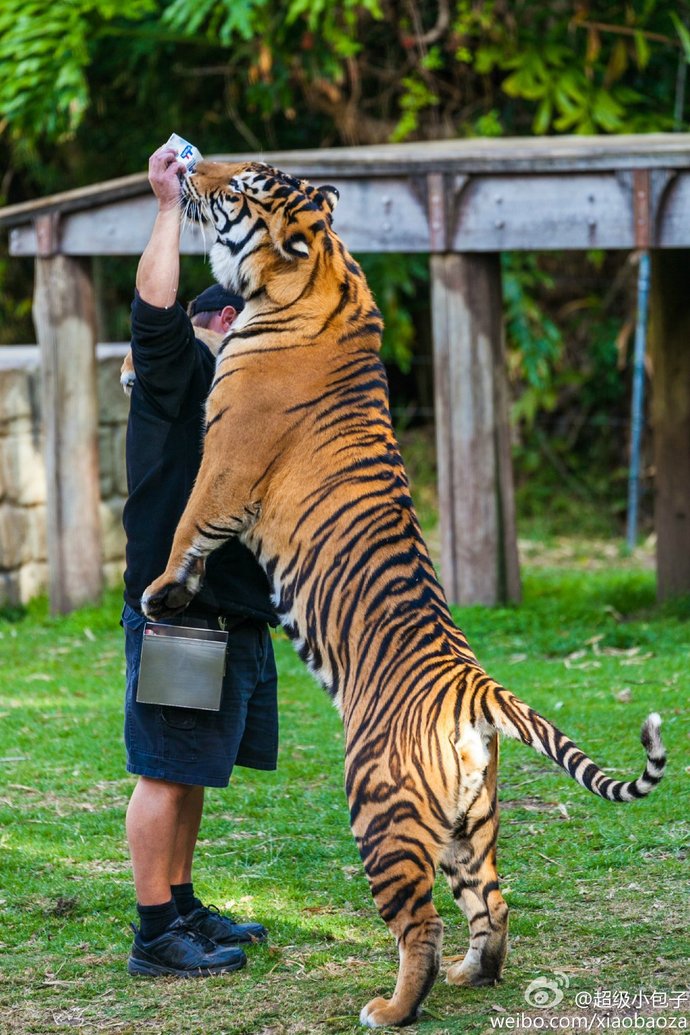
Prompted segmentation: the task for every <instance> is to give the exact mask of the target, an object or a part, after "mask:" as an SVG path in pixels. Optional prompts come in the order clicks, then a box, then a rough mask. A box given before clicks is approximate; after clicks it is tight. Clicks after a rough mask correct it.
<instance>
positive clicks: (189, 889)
mask: <svg viewBox="0 0 690 1035" xmlns="http://www.w3.org/2000/svg"><path fill="white" fill-rule="evenodd" d="M170 890H171V891H172V896H173V899H174V901H175V905H176V906H177V912H178V913H179V914H180V916H186V915H187V913H191V912H192V910H193V909H198V908H199V906H200V905H201V904H202V903H201V899H198V898H196V896H195V895H194V885H193V884H192V883H191V882H190V883H189V884H171V886H170Z"/></svg>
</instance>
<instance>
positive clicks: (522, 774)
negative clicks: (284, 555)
mask: <svg viewBox="0 0 690 1035" xmlns="http://www.w3.org/2000/svg"><path fill="white" fill-rule="evenodd" d="M601 567H602V569H603V570H590V569H589V568H587V567H585V566H583V565H578V564H575V563H573V564H572V565H571V566H570V567H569V568H566V569H563V568H561V569H559V570H556V569H553V568H550V567H548V566H544V565H534V566H531V567H529V568H528V569H527V575H526V579H525V599H524V602H523V604H522V605H521V606H520V607H519V608H504V609H494V610H490V609H486V608H468V609H465V610H464V611H462V612H459V613H458V619H459V621H460V624H461V625H462V626H463V628H464V629H465V631H466V632H467V634H468V635H469V638H470V642H471V643H472V644H473V646H474V648H475V650H476V651H477V653H478V655H479V658H480V660H481V661H482V663H483V664H484V665H485V666H486V667H487V668H489V670H490V671H491V672H492V674H493V675H495V676H496V677H497V678H498V679H500V680H501V681H503V682H504V683H505V684H507V685H508V686H509V687H510V688H511V689H513V690H514V691H515V692H516V693H517V694H518V695H519V696H521V697H523V698H524V699H526V700H527V701H529V703H530V704H532V705H533V706H534V707H535V708H537V709H538V710H540V711H542V712H544V713H545V714H546V715H547V716H549V717H551V718H553V719H554V720H555V721H556V722H557V724H558V725H559V726H560V727H561V728H562V729H564V730H565V731H566V732H567V733H568V734H569V735H571V736H572V737H573V738H574V739H576V740H577V741H578V742H579V743H580V745H581V746H582V747H583V748H584V749H585V750H586V751H587V752H588V753H589V754H591V755H592V757H593V758H594V759H596V760H597V761H598V762H599V763H600V764H601V765H602V766H603V767H605V768H606V769H607V770H608V771H609V772H610V773H612V774H615V775H616V776H619V777H622V776H626V777H629V776H635V775H637V774H639V772H641V770H642V767H643V753H642V749H641V747H640V744H639V729H640V725H641V723H642V720H643V719H644V718H645V716H646V715H647V713H648V712H649V711H652V710H658V711H659V712H660V713H661V715H662V717H663V721H664V725H663V729H662V732H663V735H664V738H665V741H666V744H667V748H668V752H669V769H668V774H667V777H666V779H665V780H664V782H663V783H662V785H661V787H660V788H658V790H657V791H656V793H654V794H653V795H652V797H651V798H649V799H647V800H646V801H643V802H640V803H634V804H632V805H612V804H609V803H606V802H603V801H600V800H599V799H596V798H594V797H592V796H591V795H589V794H588V793H587V792H585V791H584V790H583V789H581V788H580V787H578V786H577V785H576V784H575V783H574V782H573V781H571V780H569V779H568V778H567V777H566V776H565V775H564V774H563V773H562V772H561V771H560V770H557V769H556V767H555V766H553V765H551V764H550V763H549V762H547V761H546V760H545V759H543V758H541V757H539V756H537V755H536V754H535V753H533V752H531V751H530V750H528V749H527V748H525V747H523V746H522V745H519V744H516V743H512V742H511V743H505V745H504V747H503V754H502V766H501V780H500V795H501V801H502V829H501V836H500V841H499V868H500V871H501V874H502V880H503V887H504V893H505V896H506V899H507V901H508V903H509V905H510V906H511V949H510V955H509V958H508V962H507V965H506V970H505V977H504V980H503V982H502V983H501V984H500V985H499V986H497V987H494V988H484V989H474V990H470V991H464V990H460V989H457V988H451V987H449V986H447V985H446V984H445V983H444V982H443V981H441V980H439V982H438V983H437V984H436V985H435V987H434V988H433V990H432V992H431V994H430V995H429V998H428V999H427V1001H426V1004H425V1012H424V1014H423V1016H422V1018H421V1019H420V1021H419V1023H418V1024H417V1025H415V1026H413V1027H412V1028H411V1029H408V1030H410V1031H411V1032H413V1033H415V1032H416V1033H420V1035H427V1033H428V1035H431V1033H434V1035H442V1033H456V1032H457V1033H459V1032H463V1033H467V1035H473V1033H480V1032H484V1031H488V1030H491V1024H492V1019H493V1023H494V1024H495V1023H496V1019H497V1018H499V1019H500V1018H506V1017H511V1016H513V1015H517V1014H518V1013H520V1012H522V1011H526V1012H527V1014H528V1016H532V1017H534V1016H537V1015H539V1008H538V1007H535V1006H534V1005H533V1004H532V1005H530V1004H529V1003H528V1002H527V1001H526V999H525V992H526V990H527V989H528V987H529V986H530V984H531V983H532V982H534V981H535V980H538V979H539V978H544V979H547V980H549V981H551V982H552V983H553V984H554V987H560V989H561V991H562V993H563V1000H562V1001H561V1002H560V1004H559V1005H557V1006H556V1005H554V1006H553V1007H552V1010H551V1013H552V1014H553V1016H556V1017H558V1016H561V1015H563V1016H565V1015H572V1014H573V1013H578V1012H579V1013H582V1010H578V1009H577V1007H576V1005H575V1004H576V997H577V996H579V999H578V1000H577V1002H578V1003H581V1002H583V1001H584V1000H583V998H582V997H583V995H584V996H585V999H586V995H587V994H589V995H590V996H592V997H596V996H597V995H601V991H602V990H609V991H614V992H618V993H627V994H629V995H630V996H631V997H632V996H634V995H635V994H639V991H640V990H643V992H644V993H645V994H648V993H651V992H652V991H656V992H657V993H660V994H661V995H662V996H667V997H670V996H671V994H672V993H673V992H676V993H678V992H679V991H681V990H683V989H684V988H686V987H687V973H688V959H687V932H688V928H689V926H690V925H689V920H690V916H689V914H688V901H689V900H690V896H689V895H688V890H689V889H688V862H687V855H688V840H689V838H688V834H689V828H690V825H689V822H688V817H689V816H690V806H689V802H688V798H689V795H688V787H689V784H690V776H689V763H690V759H689V757H688V756H689V751H688V748H689V746H690V741H689V740H688V711H687V703H688V679H689V676H688V672H689V670H690V664H689V662H690V643H689V636H688V633H689V631H690V602H689V601H687V600H686V601H684V602H681V603H679V604H677V605H675V606H668V607H665V608H659V607H657V606H656V605H655V603H654V587H653V577H652V575H651V574H650V573H648V572H647V571H644V570H642V569H640V568H638V567H636V566H634V565H632V566H631V565H626V566H624V567H622V568H621V569H620V570H617V571H615V570H614V571H612V570H611V566H607V565H603V566H601ZM118 617H119V603H118V599H117V596H116V595H115V594H111V595H110V596H109V597H108V598H107V599H106V601H105V603H104V605H103V607H101V608H99V609H85V610H82V611H80V612H79V613H77V614H74V615H71V616H70V617H67V618H60V619H51V618H50V617H48V615H47V610H46V607H45V604H44V603H42V602H37V603H35V604H32V605H31V606H30V607H29V608H28V610H27V611H26V612H22V613H15V614H14V615H6V616H4V617H3V616H0V652H1V654H0V656H1V657H2V668H1V672H0V689H1V705H0V713H1V715H2V723H0V822H1V823H2V828H1V831H0V834H1V837H2V841H1V849H2V854H1V856H0V859H1V861H0V910H1V911H2V931H1V932H0V950H1V952H0V958H1V961H2V962H1V965H0V1031H2V1032H8V1033H20V1032H21V1033H44V1032H63V1033H64V1032H66V1031H70V1030H82V1031H85V1032H113V1033H132V1035H140V1033H141V1035H145V1033H149V1032H150V1033H156V1035H167V1033H177V1032H180V1033H182V1032H185V1033H187V1032H189V1033H199V1035H202V1033H203V1035H221V1033H228V1035H240V1033H255V1035H292V1033H298V1032H303V1033H309V1035H312V1033H315V1035H327V1033H334V1035H335V1033H350V1032H357V1031H361V1030H362V1029H361V1028H360V1027H359V1025H358V1021H357V1017H358V1013H359V1010H360V1008H361V1006H362V1005H363V1004H364V1003H365V1002H367V1001H368V999H369V998H371V997H372V996H373V995H375V994H386V995H388V994H390V992H391V991H392V988H393V984H394V980H395V973H396V963H397V960H396V952H395V947H394V945H393V942H392V939H391V938H390V936H389V935H388V932H387V930H386V928H385V926H384V924H383V923H382V922H381V921H380V920H379V918H378V916H377V914H376V911H375V908H374V906H373V903H372V901H371V899H370V896H369V892H368V887H367V883H366V880H365V878H364V875H363V872H362V869H361V866H360V864H359V861H358V856H357V852H356V849H355V846H354V843H353V841H352V838H351V835H350V832H349V827H348V815H347V808H346V804H345V798H344V794H343V790H342V782H343V778H342V733H341V729H340V724H339V720H338V717H337V715H336V713H335V711H334V710H333V709H332V707H331V705H330V704H329V703H328V701H327V698H326V696H325V695H324V694H323V692H322V691H321V690H319V689H318V687H317V686H316V685H315V684H314V683H313V682H312V680H311V679H310V677H309V676H308V675H307V674H306V671H305V670H304V668H303V667H302V665H301V663H300V662H299V660H298V659H297V657H296V656H295V655H294V653H293V651H292V648H291V646H290V645H289V643H288V642H287V641H286V640H285V638H284V637H283V635H282V634H281V633H278V634H277V635H276V639H275V647H276V653H277V656H278V663H279V672H280V698H281V722H282V733H281V755H280V764H279V771H278V772H277V773H275V774H257V773H252V772H250V771H246V770H238V771H237V772H236V773H235V775H234V776H233V781H232V784H231V787H230V789H229V790H228V791H212V792H211V793H210V794H209V796H208V803H207V813H206V818H205V821H204V825H203V827H202V833H201V839H202V843H201V846H200V851H199V857H198V863H197V869H196V873H195V877H196V884H197V888H198V890H199V891H200V892H201V894H202V896H203V897H204V899H205V900H206V901H209V902H213V903H215V904H217V905H218V906H220V907H227V909H229V910H231V911H233V912H237V913H238V914H241V915H242V916H243V917H251V918H255V919H257V920H260V921H262V922H264V923H266V925H267V926H269V927H270V930H271V939H270V943H269V944H268V945H267V946H257V947H255V948H252V949H251V950H250V961H249V966H248V967H247V968H246V970H244V971H242V972H240V973H239V974H235V975H232V976H230V977H228V978H216V979H210V980H207V981H202V982H194V981H188V982H175V981H174V980H172V981H171V980H166V981H162V982H161V981H158V982H146V981H134V980H132V979H131V978H129V977H128V976H127V973H126V969H125V963H126V958H127V954H128V950H129V945H130V941H131V932H130V930H129V926H128V925H129V921H130V920H131V919H133V918H134V908H133V907H134V901H133V892H132V887H131V883H130V877H129V869H128V858H127V850H126V845H125V840H124V832H123V828H124V812H125V808H126V805H127V800H128V797H129V794H130V791H131V788H132V785H133V784H132V778H130V777H129V776H127V774H126V773H125V772H124V764H123V749H122V745H121V717H120V712H121V698H122V692H123V689H122V687H123V667H124V666H123V660H122V657H121V630H120V629H119V627H118ZM436 900H437V906H438V908H439V911H440V913H441V914H442V916H443V919H444V921H445V924H446V943H445V952H446V954H447V956H454V955H458V954H461V953H462V952H463V951H464V949H465V946H466V941H467V933H466V923H465V921H464V920H463V919H462V918H461V917H460V916H459V914H458V911H457V909H456V907H455V905H454V903H453V900H452V898H451V896H450V894H449V892H448V890H447V888H446V885H445V882H443V881H442V879H439V881H438V884H437V894H436ZM566 985H569V987H566ZM661 1002H662V1003H663V1002H664V1000H663V999H662V1000H661ZM673 1002H674V1003H675V1006H674V1008H673V1009H671V1006H670V1005H669V1008H668V1009H667V1010H666V1013H668V1014H671V1013H674V1012H675V1013H678V1012H679V1011H678V1005H679V1003H682V1000H681V999H680V998H679V997H678V996H676V998H675V1000H674V1001H673ZM685 1002H686V1009H687V1008H688V1005H690V1000H686V1001H685ZM668 1003H669V1004H670V1003H671V1000H670V998H669V999H668ZM657 1005H658V1002H657ZM650 1009H651V1007H650ZM554 1011H555V1013H554ZM662 1012H663V1011H662ZM539 1016H540V1017H541V1018H542V1019H543V1017H545V1016H547V1013H543V1012H542V1014H541V1015H539Z"/></svg>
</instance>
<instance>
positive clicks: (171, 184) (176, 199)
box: [149, 144, 186, 212]
mask: <svg viewBox="0 0 690 1035" xmlns="http://www.w3.org/2000/svg"><path fill="white" fill-rule="evenodd" d="M185 171H186V166H185V164H184V162H181V161H180V160H179V159H178V157H177V155H176V154H175V152H174V150H173V149H172V148H170V147H167V146H166V145H165V144H164V145H163V147H159V148H158V150H157V151H154V152H153V154H152V155H151V157H150V158H149V183H150V184H151V188H152V190H153V193H154V194H155V195H156V197H157V198H158V207H159V209H160V211H161V212H164V211H166V210H167V209H171V208H179V205H180V191H181V189H182V187H181V184H180V177H179V174H180V173H181V172H185Z"/></svg>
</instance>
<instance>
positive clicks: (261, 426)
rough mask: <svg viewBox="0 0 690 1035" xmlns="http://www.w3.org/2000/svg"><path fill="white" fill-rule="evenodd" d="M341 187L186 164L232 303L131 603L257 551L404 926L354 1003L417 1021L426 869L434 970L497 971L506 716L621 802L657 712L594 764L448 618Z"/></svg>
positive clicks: (382, 902)
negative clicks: (446, 923)
mask: <svg viewBox="0 0 690 1035" xmlns="http://www.w3.org/2000/svg"><path fill="white" fill-rule="evenodd" d="M338 196H339V195H338V191H337V190H336V189H335V188H334V187H332V186H330V185H324V186H320V187H314V186H313V185H311V184H310V183H308V182H307V181H306V180H303V179H299V178H297V177H294V176H292V175H287V174H285V173H283V172H281V171H279V170H277V169H275V168H273V167H271V166H269V165H266V164H264V163H261V162H254V161H250V162H241V163H227V162H212V161H203V162H200V163H199V164H198V165H197V167H196V170H195V171H194V172H193V173H188V174H187V175H186V176H185V177H184V180H183V184H182V191H181V204H182V206H183V210H184V212H185V214H186V215H187V216H188V217H189V218H190V219H193V220H195V221H197V222H199V223H201V224H202V225H203V226H204V227H206V228H207V231H208V233H209V236H212V237H213V243H212V245H211V247H210V252H209V257H210V262H211V266H212V270H213V274H214V276H215V277H216V279H217V280H218V281H219V282H220V283H221V284H223V285H224V286H225V287H227V289H228V290H230V291H233V292H236V293H238V294H241V295H242V297H243V298H244V299H245V308H244V310H243V311H242V312H241V313H240V315H239V316H238V318H237V320H236V321H235V323H234V324H233V327H232V329H231V330H230V332H229V334H228V335H227V337H226V338H225V339H224V341H223V344H222V345H221V347H220V350H219V352H218V355H217V359H216V370H215V376H214V379H213V382H212V385H211V388H210V391H209V395H208V400H207V404H206V411H205V430H204V446H203V459H202V463H201V467H200V470H199V474H198V477H197V480H196V483H195V485H194V488H193V490H192V493H191V496H190V498H189V501H188V504H187V507H186V509H185V511H184V513H183V515H182V517H181V519H180V522H179V525H178V527H177V531H176V533H175V537H174V541H173V544H172V549H171V553H170V557H169V561H168V564H167V567H166V569H165V571H164V572H163V574H162V575H161V576H160V577H159V578H157V579H155V580H154V582H153V583H152V584H151V585H150V586H148V587H147V589H146V591H145V594H144V596H143V598H142V608H143V610H144V612H145V614H146V615H147V616H148V618H150V619H153V620H158V619H161V618H164V617H169V616H173V615H176V614H179V613H180V612H181V611H182V610H183V609H184V608H185V607H186V606H187V604H188V603H189V601H190V600H191V599H192V598H193V597H194V595H195V593H196V592H197V591H198V589H199V586H200V583H201V581H202V578H203V573H204V564H205V559H206V558H207V557H208V555H209V554H210V553H211V552H212V551H213V550H215V549H217V548H218V547H219V546H220V545H221V544H222V543H224V542H225V541H226V540H228V539H229V538H230V537H232V536H238V537H239V539H240V540H241V541H242V542H243V543H244V544H245V545H246V546H247V547H248V548H249V549H250V550H251V551H252V552H253V554H254V555H255V557H256V558H257V559H258V561H259V563H260V564H261V566H262V567H263V569H264V571H265V572H266V574H267V576H268V579H269V581H270V583H271V587H272V592H273V602H274V606H275V608H276V612H277V614H278V616H279V619H280V621H281V623H282V626H283V628H284V629H285V631H286V632H287V634H288V636H289V637H290V638H291V640H292V641H293V642H294V646H295V647H296V649H297V651H298V652H299V655H300V656H301V658H302V659H303V660H304V661H305V662H306V664H307V666H308V667H309V669H310V670H311V672H312V673H313V674H314V675H315V676H316V677H317V678H318V680H319V681H320V682H321V683H322V684H323V686H324V687H325V689H326V690H327V692H328V694H329V695H330V697H331V699H332V701H333V703H334V704H335V706H336V708H337V709H338V711H339V712H340V715H341V717H342V722H343V726H344V733H345V736H344V740H345V789H346V793H347V799H348V805H349V812H350V823H351V828H352V832H353V835H354V838H355V841H356V844H357V848H358V850H359V854H360V857H361V860H362V863H363V865H364V869H365V872H366V875H367V878H368V880H369V884H370V888H371V893H372V895H373V898H374V901H375V903H376V906H377V907H378V911H379V913H380V916H381V917H382V919H383V920H384V922H385V923H386V924H387V925H388V928H389V930H390V932H391V934H392V935H393V937H394V938H395V940H396V943H397V948H398V954H399V968H398V975H397V981H396V984H395V989H394V991H393V993H392V995H391V996H390V998H384V997H381V996H377V997H375V998H373V999H372V1000H371V1001H370V1002H368V1003H367V1004H366V1005H365V1006H364V1008H363V1009H362V1011H361V1014H360V1020H361V1022H362V1023H363V1024H364V1025H366V1026H368V1027H372V1028H375V1027H381V1026H388V1025H392V1026H398V1025H405V1024H408V1023H411V1022H413V1021H414V1020H415V1019H416V1018H417V1016H418V1013H419V1009H420V1005H421V1003H422V1002H423V1000H424V998H425V996H426V995H427V994H428V992H429V990H430V988H431V987H432V985H433V983H434V980H435V979H436V977H437V974H438V972H439V968H440V962H441V946H442V936H443V923H442V920H441V918H440V916H439V914H438V912H437V911H436V909H435V907H434V904H433V900H432V890H433V885H434V879H435V876H436V874H437V871H438V870H439V869H440V870H441V871H442V872H443V873H444V874H445V876H446V878H447V880H448V882H449V884H450V888H451V890H452V893H453V896H454V898H455V900H456V902H457V904H458V906H459V907H460V909H461V911H462V912H463V913H464V914H465V917H466V919H467V921H468V925H469V947H468V950H467V952H466V954H465V956H464V958H462V959H461V960H459V961H457V962H453V963H452V964H451V965H450V966H449V967H448V970H447V974H446V980H447V981H448V982H450V983H451V984H454V985H461V986H472V985H490V984H494V983H496V982H497V981H498V980H499V979H500V977H501V974H502V970H503V966H504V961H505V957H506V947H507V931H508V907H507V905H506V902H505V900H504V898H503V896H502V894H501V891H500V889H499V880H498V873H497V868H496V842H497V833H498V804H497V793H496V779H497V766H498V734H499V733H502V734H504V735H505V736H507V737H511V738H514V739H517V740H520V741H522V742H523V743H524V744H527V745H529V746H530V747H532V748H534V749H535V750H536V751H537V752H539V753H540V754H542V755H545V756H546V757H547V758H550V759H552V761H554V762H555V763H556V764H557V765H559V766H560V767H561V768H562V769H564V770H565V772H566V773H567V774H568V775H569V776H571V777H572V778H573V779H574V780H576V781H577V782H578V783H579V784H580V785H581V786H582V787H584V788H586V789H587V790H588V791H591V792H592V793H593V794H595V795H598V796H599V797H600V798H605V799H606V800H608V801H612V802H629V801H634V800H636V799H639V798H643V797H644V796H645V795H647V794H648V793H649V792H650V791H651V790H652V789H653V788H654V787H655V786H656V784H658V783H659V781H660V780H661V778H662V774H663V771H664V767H665V764H666V755H665V750H664V746H663V743H662V740H661V736H660V724H661V719H660V717H659V715H658V714H656V713H653V714H651V715H649V716H648V718H647V719H646V720H645V722H644V724H643V726H642V733H641V740H642V745H643V747H644V749H645V752H646V756H647V760H646V765H645V769H644V771H643V773H642V775H641V776H640V777H638V778H637V779H634V780H629V781H618V780H614V779H612V778H610V777H607V776H606V775H605V774H604V773H603V772H602V770H601V769H600V768H599V767H598V766H597V765H596V763H595V762H593V761H592V760H591V759H590V758H588V757H587V755H585V754H584V752H583V751H581V750H580V748H579V747H578V746H577V745H576V744H575V743H573V741H572V740H570V739H569V738H568V737H567V736H566V735H565V734H564V733H562V732H561V731H560V730H559V729H557V728H556V727H555V726H554V725H553V724H552V723H551V722H550V721H549V720H548V719H546V718H544V717H543V716H541V715H539V714H538V713H537V712H536V711H534V710H533V709H532V708H531V707H530V706H529V705H528V704H526V703H525V702H524V701H522V700H520V699H519V698H518V697H517V696H515V695H514V694H513V693H511V692H510V690H508V689H506V688H504V687H503V686H501V685H500V684H499V683H498V682H496V680H494V679H493V678H492V677H491V676H490V675H489V674H488V673H487V672H485V671H484V669H483V668H482V667H481V665H480V664H479V662H478V661H477V658H476V656H475V654H474V653H473V651H472V649H471V647H470V645H469V644H468V641H467V639H466V637H465V635H464V634H463V632H462V631H461V630H460V629H459V628H458V627H457V626H456V624H455V623H454V621H453V618H452V616H451V613H450V609H449V605H448V602H447V600H446V597H445V595H444V591H443V589H442V587H441V585H440V583H439V581H438V579H437V577H436V573H435V570H434V566H433V564H432V561H431V557H430V555H429V551H428V550H427V547H426V545H425V542H424V538H423V535H422V531H421V528H420V524H419V521H418V518H417V515H416V513H415V509H414V506H413V503H412V498H411V495H410V486H409V482H408V478H407V475H406V472H405V468H404V465H403V461H402V458H401V454H400V450H399V447H398V444H397V441H396V438H395V435H394V431H393V427H392V422H391V416H390V410H389V399H388V389H387V382H386V375H385V370H384V366H383V364H382V361H381V358H380V356H379V350H380V346H381V338H382V330H383V321H382V317H381V313H380V312H379V310H378V308H377V306H376V304H375V302H374V299H373V296H372V294H371V292H370V290H369V287H368V285H367V282H366V279H365V277H364V275H363V272H362V270H361V268H360V266H359V265H358V263H357V262H356V261H355V260H354V259H353V258H352V256H351V255H350V254H349V252H348V251H347V250H346V248H345V246H344V244H343V242H342V241H341V239H340V238H339V237H338V235H337V234H336V232H335V230H334V228H333V212H334V209H335V206H336V203H337V201H338Z"/></svg>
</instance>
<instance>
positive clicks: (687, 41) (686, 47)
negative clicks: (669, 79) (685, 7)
mask: <svg viewBox="0 0 690 1035" xmlns="http://www.w3.org/2000/svg"><path fill="white" fill-rule="evenodd" d="M669 16H670V18H671V21H672V22H673V25H674V27H675V30H676V32H677V33H678V38H679V39H680V43H681V46H682V48H683V53H684V54H685V60H686V61H687V62H688V63H690V31H689V30H688V27H687V25H685V23H684V22H682V21H681V19H680V18H679V17H678V15H677V14H676V12H675V11H670V12H669Z"/></svg>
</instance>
